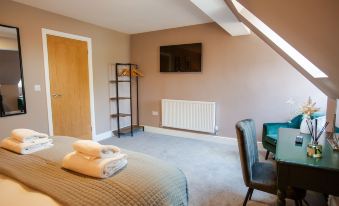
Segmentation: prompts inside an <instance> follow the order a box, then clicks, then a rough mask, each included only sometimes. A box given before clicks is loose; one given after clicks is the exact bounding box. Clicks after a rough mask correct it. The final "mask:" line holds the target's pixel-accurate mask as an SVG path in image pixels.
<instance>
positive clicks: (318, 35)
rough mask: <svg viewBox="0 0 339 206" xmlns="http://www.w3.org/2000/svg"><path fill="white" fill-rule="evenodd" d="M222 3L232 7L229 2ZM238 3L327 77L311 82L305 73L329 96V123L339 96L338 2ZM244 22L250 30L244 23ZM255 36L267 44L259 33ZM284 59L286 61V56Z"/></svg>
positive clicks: (242, 0)
mask: <svg viewBox="0 0 339 206" xmlns="http://www.w3.org/2000/svg"><path fill="white" fill-rule="evenodd" d="M225 2H227V3H229V5H231V4H230V0H225ZM239 2H240V3H241V4H243V5H244V6H245V7H246V8H247V9H248V10H250V11H251V12H252V13H253V14H254V15H256V16H257V17H258V18H259V19H260V20H262V21H263V22H264V23H265V24H267V25H268V26H269V27H270V28H272V29H273V30H274V31H275V32H277V33H278V34H279V35H280V36H281V37H282V38H284V39H285V40H286V41H287V42H289V43H290V44H291V45H292V46H293V47H294V48H296V49H297V50H298V51H300V52H301V53H302V54H303V55H304V56H305V57H306V58H308V59H309V60H310V61H311V62H313V63H314V64H315V65H317V66H318V67H319V68H320V69H322V70H323V71H324V72H325V73H326V74H327V75H328V76H329V78H325V79H314V78H313V77H311V76H310V75H308V74H306V73H305V74H304V75H305V77H306V78H308V79H310V80H311V81H312V82H313V83H314V84H315V85H316V86H318V87H319V88H321V90H322V91H324V93H325V94H326V95H328V96H329V99H328V111H327V117H328V121H330V122H331V121H332V117H333V114H334V112H335V99H337V98H338V97H339V70H338V67H339V58H338V56H339V46H338V40H339V39H338V38H339V27H338V19H339V12H338V9H339V1H335V0H324V1H318V0H298V1H294V0H276V1H271V0H262V1H250V0H239ZM239 18H241V16H239ZM243 22H244V23H245V24H247V26H249V27H251V25H248V22H246V20H243ZM257 35H258V36H260V37H261V38H263V39H264V40H265V41H267V39H266V37H264V36H263V35H261V34H260V33H257ZM267 42H268V43H270V42H269V41H267ZM273 47H274V46H273ZM278 52H279V50H278ZM280 53H281V52H280ZM282 55H283V56H284V54H282ZM287 59H288V60H289V58H288V57H287ZM331 127H332V126H329V127H328V129H331Z"/></svg>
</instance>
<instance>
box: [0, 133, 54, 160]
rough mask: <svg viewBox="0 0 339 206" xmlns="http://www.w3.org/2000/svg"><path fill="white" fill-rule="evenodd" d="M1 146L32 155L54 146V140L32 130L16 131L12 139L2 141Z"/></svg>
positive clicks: (11, 136)
mask: <svg viewBox="0 0 339 206" xmlns="http://www.w3.org/2000/svg"><path fill="white" fill-rule="evenodd" d="M0 146H1V147H2V148H5V149H7V150H10V151H13V152H16V153H19V154H31V153H34V152H37V151H40V150H43V149H48V148H50V147H52V146H53V140H52V139H50V138H49V137H48V135H47V134H43V133H39V132H36V131H34V130H30V129H15V130H13V131H12V132H11V135H10V137H7V138H5V139H3V140H2V141H1V144H0Z"/></svg>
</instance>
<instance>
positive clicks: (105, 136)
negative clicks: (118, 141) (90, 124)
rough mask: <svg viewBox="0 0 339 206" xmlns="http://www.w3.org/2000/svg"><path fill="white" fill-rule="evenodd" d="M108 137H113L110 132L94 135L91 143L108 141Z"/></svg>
mask: <svg viewBox="0 0 339 206" xmlns="http://www.w3.org/2000/svg"><path fill="white" fill-rule="evenodd" d="M110 137H113V134H112V131H107V132H104V133H101V134H97V135H95V136H94V138H93V141H95V142H99V141H102V140H105V139H108V138H110Z"/></svg>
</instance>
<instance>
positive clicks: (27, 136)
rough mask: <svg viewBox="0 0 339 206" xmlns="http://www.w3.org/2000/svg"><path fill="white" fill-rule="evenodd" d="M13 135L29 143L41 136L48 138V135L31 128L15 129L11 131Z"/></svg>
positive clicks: (20, 140)
mask: <svg viewBox="0 0 339 206" xmlns="http://www.w3.org/2000/svg"><path fill="white" fill-rule="evenodd" d="M11 137H12V138H14V139H16V140H17V141H19V142H24V143H28V142H33V141H34V140H36V139H39V138H48V135H47V134H43V133H39V132H36V131H34V130H30V129H14V130H12V132H11Z"/></svg>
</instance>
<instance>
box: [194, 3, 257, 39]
mask: <svg viewBox="0 0 339 206" xmlns="http://www.w3.org/2000/svg"><path fill="white" fill-rule="evenodd" d="M191 2H192V3H193V4H194V5H195V6H197V7H198V8H199V9H200V10H201V11H203V12H204V13H205V14H207V15H208V16H209V17H210V18H211V19H213V21H215V22H216V23H217V24H219V26H221V27H222V28H223V29H224V30H225V31H227V32H228V33H229V34H230V35H232V36H241V35H248V34H250V33H251V30H250V29H249V28H248V27H246V26H245V25H244V24H243V23H242V22H240V21H239V20H238V19H237V18H236V16H235V15H234V14H233V13H232V11H231V9H230V8H228V6H227V5H226V3H225V2H224V0H191Z"/></svg>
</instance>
